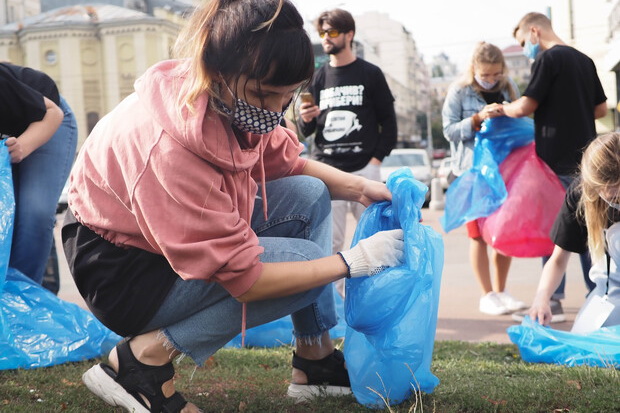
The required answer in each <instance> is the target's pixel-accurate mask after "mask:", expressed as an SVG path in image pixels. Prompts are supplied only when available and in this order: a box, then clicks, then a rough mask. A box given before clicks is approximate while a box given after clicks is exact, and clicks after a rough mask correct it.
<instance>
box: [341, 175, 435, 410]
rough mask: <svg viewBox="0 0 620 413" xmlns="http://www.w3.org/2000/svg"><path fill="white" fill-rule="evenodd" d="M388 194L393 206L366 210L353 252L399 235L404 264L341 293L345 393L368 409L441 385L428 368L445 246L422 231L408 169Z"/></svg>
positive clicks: (416, 186) (421, 191)
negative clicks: (382, 236) (366, 242)
mask: <svg viewBox="0 0 620 413" xmlns="http://www.w3.org/2000/svg"><path fill="white" fill-rule="evenodd" d="M387 186H388V188H389V189H390V191H391V192H392V202H380V203H376V204H373V205H371V206H370V207H368V208H367V209H366V211H365V212H364V214H363V215H362V217H361V218H360V222H359V223H358V226H357V229H356V232H355V236H354V238H353V242H352V246H354V245H355V244H356V243H357V242H358V241H359V240H361V239H364V238H367V237H369V236H371V235H372V234H374V233H376V232H378V231H383V230H391V229H396V228H402V229H403V232H404V237H405V264H403V265H401V266H398V267H392V268H388V269H386V270H385V271H383V272H381V273H380V274H377V275H375V276H373V277H360V278H351V279H347V280H346V286H345V289H346V293H345V316H346V320H347V325H348V327H347V334H346V336H345V343H344V344H345V346H344V354H345V359H346V361H347V368H348V370H349V377H350V379H351V389H352V390H353V394H354V395H355V397H356V399H357V401H358V402H359V403H361V404H364V405H366V406H368V407H374V408H380V407H385V405H386V404H388V403H389V404H397V403H400V402H402V401H404V400H406V399H408V398H409V397H410V396H411V395H412V394H413V392H415V391H419V390H421V391H424V392H426V393H431V392H432V391H433V390H434V388H435V387H436V386H437V384H439V379H437V377H435V376H434V375H433V374H432V373H431V371H430V366H431V361H432V356H433V346H434V340H435V331H436V327H437V310H438V306H439V288H440V283H441V272H442V269H443V240H442V238H441V236H440V235H439V234H438V233H437V232H435V231H434V230H433V229H432V228H430V227H427V226H425V225H422V224H421V223H420V219H421V217H422V214H421V210H420V209H421V207H422V204H423V202H424V195H425V193H426V191H427V187H426V186H425V185H424V184H422V183H420V182H418V181H416V180H415V179H414V178H413V175H412V174H411V171H410V170H409V169H408V168H401V169H399V170H397V171H395V172H394V173H392V174H391V175H390V176H389V178H388V180H387Z"/></svg>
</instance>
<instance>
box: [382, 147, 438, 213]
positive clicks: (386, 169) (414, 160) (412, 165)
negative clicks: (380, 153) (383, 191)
mask: <svg viewBox="0 0 620 413" xmlns="http://www.w3.org/2000/svg"><path fill="white" fill-rule="evenodd" d="M403 167H407V168H409V169H411V172H412V173H413V177H414V178H415V179H417V180H418V181H420V182H422V183H423V184H424V185H426V186H427V187H428V192H427V193H426V200H427V201H428V200H429V199H430V194H431V189H430V188H431V179H433V170H432V168H431V161H430V158H429V156H428V152H426V150H424V149H393V150H392V152H391V153H390V155H389V156H386V157H385V158H384V159H383V163H382V164H381V180H382V181H383V182H385V181H386V180H387V178H388V176H390V174H391V173H392V172H394V171H396V170H397V169H400V168H403Z"/></svg>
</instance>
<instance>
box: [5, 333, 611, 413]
mask: <svg viewBox="0 0 620 413" xmlns="http://www.w3.org/2000/svg"><path fill="white" fill-rule="evenodd" d="M290 362H291V348H290V347H281V348H276V349H224V350H220V351H219V352H218V353H217V354H216V355H215V356H214V357H213V358H212V359H211V360H209V363H207V365H206V366H204V367H200V368H196V367H195V365H194V364H193V363H192V362H191V361H190V360H188V359H184V360H182V361H181V362H180V363H179V365H177V366H176V370H177V376H178V377H177V380H176V386H177V389H178V390H179V391H181V392H182V393H183V394H184V395H185V396H186V398H187V399H188V400H191V401H192V402H194V403H195V404H197V405H198V406H199V407H201V408H202V409H204V411H205V412H261V413H264V412H290V413H302V412H308V413H309V412H326V413H327V412H329V413H333V412H370V411H373V410H370V409H367V408H365V407H363V406H361V405H359V404H357V403H356V402H355V399H354V398H353V397H326V398H321V399H319V400H318V401H315V402H313V403H300V404H295V403H293V402H292V401H291V400H289V399H288V398H287V397H286V387H287V386H288V379H289V377H290ZM92 364H93V361H88V362H81V363H69V364H63V365H60V366H55V367H50V368H41V369H35V370H15V371H1V372H0V412H28V413H34V412H46V413H47V412H123V411H124V410H122V409H118V408H117V409H114V408H111V407H110V406H108V405H107V404H105V403H104V402H102V401H101V400H99V399H98V398H97V397H95V396H94V395H92V394H91V393H90V392H89V391H88V389H86V387H85V386H84V385H83V384H82V382H81V379H80V376H81V374H82V373H83V372H84V371H85V370H86V369H88V368H89V367H90V366H91V365H92ZM432 370H433V373H434V374H435V375H436V376H437V377H439V379H440V380H441V383H440V384H439V386H437V388H436V389H435V391H434V393H432V394H422V395H418V397H412V398H411V399H410V400H409V401H406V402H404V403H402V404H401V405H398V406H391V407H389V408H388V407H386V408H385V409H384V411H390V412H399V413H400V412H441V413H444V412H448V413H449V412H519V413H521V412H552V413H564V412H620V371H618V370H615V369H601V368H591V367H563V366H556V365H545V364H528V363H525V362H523V361H522V360H521V358H520V357H519V355H518V351H517V348H516V347H515V346H513V345H500V344H491V343H477V344H474V343H464V342H455V341H441V342H437V343H436V346H435V355H434V360H433V364H432Z"/></svg>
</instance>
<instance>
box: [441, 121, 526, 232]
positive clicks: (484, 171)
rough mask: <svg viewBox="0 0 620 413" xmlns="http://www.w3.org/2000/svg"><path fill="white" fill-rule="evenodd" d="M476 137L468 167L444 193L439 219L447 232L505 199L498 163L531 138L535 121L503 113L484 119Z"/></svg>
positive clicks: (483, 213) (485, 215)
mask: <svg viewBox="0 0 620 413" xmlns="http://www.w3.org/2000/svg"><path fill="white" fill-rule="evenodd" d="M475 139H476V140H475V144H474V159H473V165H472V167H471V169H469V170H467V171H465V172H464V173H463V174H462V175H461V176H459V177H458V178H457V179H456V180H455V181H454V182H452V184H450V186H449V187H448V191H447V192H446V203H445V204H446V206H445V210H444V215H443V216H442V217H441V218H440V223H441V226H442V227H443V229H444V231H446V232H450V231H452V230H453V229H455V228H458V227H460V226H461V225H463V224H465V223H466V222H469V221H473V220H475V219H478V218H482V217H487V216H489V215H491V214H492V213H493V212H494V211H495V210H496V209H497V208H499V206H500V205H502V203H503V202H504V201H505V200H506V196H507V195H508V194H507V192H506V185H505V184H504V181H503V179H502V175H501V174H500V171H499V165H500V164H501V163H502V162H503V161H504V159H506V157H507V156H508V155H509V154H510V152H512V151H513V150H514V149H516V148H520V147H522V146H524V145H527V144H528V143H530V142H532V141H533V140H534V121H533V120H532V119H530V118H517V119H514V118H508V117H506V116H501V117H497V118H492V119H487V120H485V121H484V122H483V124H482V128H481V129H480V131H479V132H477V133H476V138H475Z"/></svg>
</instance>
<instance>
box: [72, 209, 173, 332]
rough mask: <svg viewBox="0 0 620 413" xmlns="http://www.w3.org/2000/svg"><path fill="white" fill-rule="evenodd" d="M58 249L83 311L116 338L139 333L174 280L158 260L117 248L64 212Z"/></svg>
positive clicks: (166, 265)
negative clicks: (64, 257)
mask: <svg viewBox="0 0 620 413" xmlns="http://www.w3.org/2000/svg"><path fill="white" fill-rule="evenodd" d="M62 243H63V247H64V250H65V255H66V256H67V261H68V263H69V269H70V271H71V274H72V275H73V279H74V280H75V284H76V285H77V288H78V290H79V291H80V294H81V295H82V297H84V300H85V301H86V304H87V305H88V308H90V310H91V311H92V312H93V314H94V315H95V317H97V319H99V321H101V322H102V323H103V324H104V325H105V326H106V327H108V328H109V329H110V330H112V331H114V332H115V333H117V334H119V335H121V336H130V335H135V334H138V333H140V332H141V329H142V328H143V327H144V326H145V325H146V324H147V323H148V322H149V321H150V320H151V318H152V317H153V316H154V315H155V312H156V311H157V310H158V309H159V307H160V305H161V303H162V302H163V301H164V299H165V298H166V295H168V292H169V291H170V289H171V288H172V285H173V284H174V283H175V281H176V280H177V279H178V278H179V276H178V274H176V273H175V272H174V271H173V269H172V267H171V266H170V264H169V263H168V261H167V260H166V258H165V257H164V256H162V255H159V254H154V253H151V252H148V251H145V250H142V249H139V248H123V247H118V246H116V245H114V244H112V243H110V242H108V241H106V240H105V239H103V238H102V237H100V236H99V235H97V234H96V233H95V232H93V231H92V230H90V229H89V228H88V227H86V226H84V225H82V224H80V223H79V222H77V221H76V219H75V217H74V216H73V213H72V212H71V210H69V209H68V210H67V214H66V216H65V221H64V225H63V227H62Z"/></svg>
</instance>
